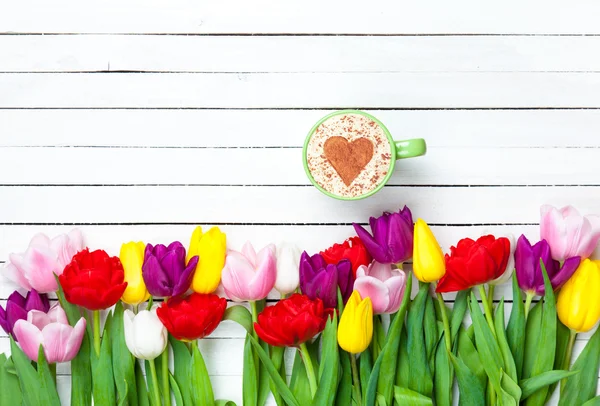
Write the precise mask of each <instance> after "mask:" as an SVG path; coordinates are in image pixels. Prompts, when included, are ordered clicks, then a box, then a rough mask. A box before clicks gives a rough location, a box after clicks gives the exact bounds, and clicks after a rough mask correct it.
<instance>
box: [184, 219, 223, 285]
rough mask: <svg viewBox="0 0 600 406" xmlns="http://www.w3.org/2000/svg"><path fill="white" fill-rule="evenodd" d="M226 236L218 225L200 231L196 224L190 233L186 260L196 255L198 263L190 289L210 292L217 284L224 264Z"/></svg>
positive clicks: (200, 228)
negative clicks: (204, 231) (205, 230)
mask: <svg viewBox="0 0 600 406" xmlns="http://www.w3.org/2000/svg"><path fill="white" fill-rule="evenodd" d="M225 251H226V237H225V233H222V232H221V230H219V227H212V228H211V229H210V230H208V231H207V232H206V233H204V234H203V233H202V227H200V226H198V227H196V229H195V230H194V232H193V233H192V238H191V239H190V248H189V249H188V253H187V259H186V262H189V260H190V258H192V257H193V256H195V255H198V265H197V266H196V272H195V273H194V279H193V280H192V290H193V291H194V292H197V293H212V292H214V291H215V290H216V289H217V287H218V286H219V282H220V281H221V271H222V270H223V267H224V266H225Z"/></svg>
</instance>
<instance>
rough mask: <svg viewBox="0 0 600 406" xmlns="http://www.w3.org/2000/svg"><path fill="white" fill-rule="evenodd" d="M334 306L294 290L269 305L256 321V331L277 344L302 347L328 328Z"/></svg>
mask: <svg viewBox="0 0 600 406" xmlns="http://www.w3.org/2000/svg"><path fill="white" fill-rule="evenodd" d="M330 315H331V309H325V307H324V306H323V302H322V301H321V300H320V299H315V300H311V299H310V298H309V297H308V296H306V295H301V294H298V293H294V294H293V295H291V296H290V297H288V298H287V299H283V300H280V301H279V302H277V304H276V305H274V306H268V307H266V308H265V310H263V311H262V312H261V313H260V314H259V315H258V321H257V322H255V323H254V329H255V331H256V334H258V336H259V337H260V338H261V339H262V340H263V341H265V342H266V343H268V344H270V345H273V346H276V347H299V346H300V345H301V344H304V343H305V342H307V341H309V340H311V339H312V338H313V337H314V336H316V335H317V334H319V333H320V332H321V331H323V329H324V328H325V324H326V323H327V317H329V316H330Z"/></svg>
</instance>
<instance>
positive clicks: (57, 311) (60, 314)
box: [40, 305, 69, 330]
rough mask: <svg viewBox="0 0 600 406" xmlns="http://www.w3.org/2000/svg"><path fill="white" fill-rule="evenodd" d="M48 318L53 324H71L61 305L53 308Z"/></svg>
mask: <svg viewBox="0 0 600 406" xmlns="http://www.w3.org/2000/svg"><path fill="white" fill-rule="evenodd" d="M48 317H49V318H50V320H51V321H52V322H53V323H55V322H56V323H61V324H69V320H68V319H67V313H65V311H64V309H63V308H62V307H61V306H60V305H56V306H54V307H52V309H50V310H49V311H48ZM40 330H41V328H40Z"/></svg>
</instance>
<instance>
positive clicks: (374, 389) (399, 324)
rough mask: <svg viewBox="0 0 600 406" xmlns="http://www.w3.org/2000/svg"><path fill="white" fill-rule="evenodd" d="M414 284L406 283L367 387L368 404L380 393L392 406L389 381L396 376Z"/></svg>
mask: <svg viewBox="0 0 600 406" xmlns="http://www.w3.org/2000/svg"><path fill="white" fill-rule="evenodd" d="M412 283H413V278H412V277H409V278H408V279H407V281H406V288H405V289H404V297H403V298H402V303H401V304H400V308H399V309H398V312H397V313H396V314H395V316H394V319H393V320H392V322H391V324H390V327H389V329H388V334H387V339H386V343H385V346H384V347H383V349H382V350H381V353H380V354H379V357H378V358H377V360H376V361H375V367H374V368H373V372H372V373H371V378H370V379H369V385H368V387H367V392H366V398H365V403H366V404H372V402H375V395H376V393H380V394H381V395H382V396H383V398H384V400H385V402H386V404H389V405H391V404H392V400H393V394H394V382H393V380H392V379H389V377H391V376H396V367H397V365H398V352H399V351H398V347H399V345H400V339H401V338H402V331H403V327H404V319H405V318H406V311H407V310H408V307H409V306H410V297H411V294H412ZM380 376H383V377H384V379H379V377H380Z"/></svg>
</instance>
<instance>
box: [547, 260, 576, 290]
mask: <svg viewBox="0 0 600 406" xmlns="http://www.w3.org/2000/svg"><path fill="white" fill-rule="evenodd" d="M580 262H581V258H580V257H571V258H568V259H567V260H566V261H565V262H564V263H563V266H562V267H561V268H560V270H559V271H558V272H557V273H556V275H554V277H553V278H552V279H551V280H550V282H551V283H552V287H553V288H554V289H555V290H556V289H559V288H561V287H562V286H563V285H564V284H565V282H567V281H568V280H569V279H570V278H571V276H573V274H574V273H575V271H576V270H577V267H579V264H580Z"/></svg>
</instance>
